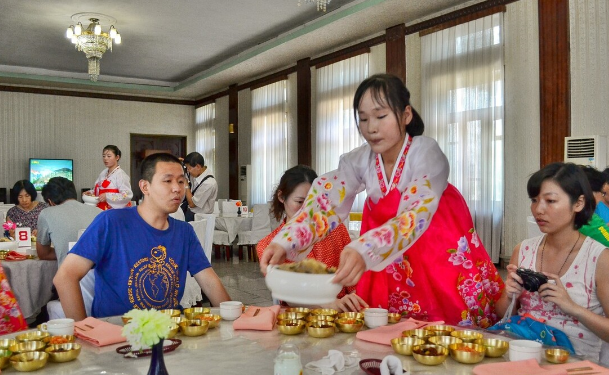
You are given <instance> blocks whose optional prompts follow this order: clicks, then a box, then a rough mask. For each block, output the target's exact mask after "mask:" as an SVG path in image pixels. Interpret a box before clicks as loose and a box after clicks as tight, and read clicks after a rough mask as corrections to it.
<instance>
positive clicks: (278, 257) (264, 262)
mask: <svg viewBox="0 0 609 375" xmlns="http://www.w3.org/2000/svg"><path fill="white" fill-rule="evenodd" d="M285 254H286V253H285V250H284V249H283V247H281V246H279V245H278V244H276V243H273V242H271V243H270V244H269V246H267V247H266V249H264V252H263V253H262V258H260V271H261V272H262V273H263V274H264V275H266V269H267V267H268V265H269V264H271V265H275V264H283V262H285Z"/></svg>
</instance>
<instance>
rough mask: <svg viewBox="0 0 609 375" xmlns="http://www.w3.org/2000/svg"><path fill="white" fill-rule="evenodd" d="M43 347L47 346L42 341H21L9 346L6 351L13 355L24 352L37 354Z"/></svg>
mask: <svg viewBox="0 0 609 375" xmlns="http://www.w3.org/2000/svg"><path fill="white" fill-rule="evenodd" d="M45 346H47V344H45V343H44V342H42V341H22V342H18V343H16V344H14V345H11V347H10V348H9V349H8V350H10V351H11V352H13V353H14V354H18V353H25V352H38V351H41V350H42V349H44V347H45Z"/></svg>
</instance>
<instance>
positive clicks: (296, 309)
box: [285, 307, 311, 316]
mask: <svg viewBox="0 0 609 375" xmlns="http://www.w3.org/2000/svg"><path fill="white" fill-rule="evenodd" d="M285 312H297V313H304V314H305V316H306V315H309V314H310V313H311V309H310V308H308V307H288V308H287V309H285Z"/></svg>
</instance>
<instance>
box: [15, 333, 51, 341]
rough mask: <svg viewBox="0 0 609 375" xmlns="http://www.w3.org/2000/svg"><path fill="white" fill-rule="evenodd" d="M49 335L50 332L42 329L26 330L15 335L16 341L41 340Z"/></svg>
mask: <svg viewBox="0 0 609 375" xmlns="http://www.w3.org/2000/svg"><path fill="white" fill-rule="evenodd" d="M49 336H51V334H50V333H48V332H44V331H34V332H26V333H22V334H20V335H17V336H16V337H15V338H16V339H17V341H42V340H43V339H44V338H45V337H49Z"/></svg>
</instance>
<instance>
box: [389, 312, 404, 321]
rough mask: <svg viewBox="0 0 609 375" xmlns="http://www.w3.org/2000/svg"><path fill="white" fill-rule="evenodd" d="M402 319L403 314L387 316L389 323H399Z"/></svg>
mask: <svg viewBox="0 0 609 375" xmlns="http://www.w3.org/2000/svg"><path fill="white" fill-rule="evenodd" d="M401 319H402V314H400V313H389V314H387V322H388V323H398V322H399V321H400V320H401Z"/></svg>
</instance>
